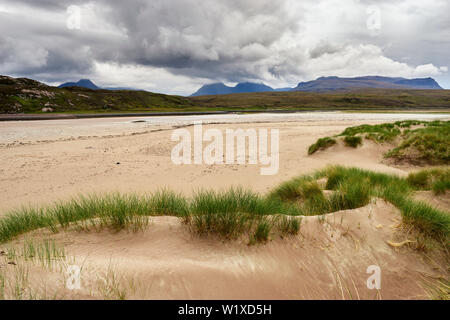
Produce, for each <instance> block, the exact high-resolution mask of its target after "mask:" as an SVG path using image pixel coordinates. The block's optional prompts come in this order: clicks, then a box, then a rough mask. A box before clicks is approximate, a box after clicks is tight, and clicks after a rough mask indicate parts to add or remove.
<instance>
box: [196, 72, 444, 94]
mask: <svg viewBox="0 0 450 320" xmlns="http://www.w3.org/2000/svg"><path fill="white" fill-rule="evenodd" d="M362 88H365V89H367V88H375V89H416V90H417V89H420V90H427V89H434V90H440V89H442V88H441V86H440V85H439V84H438V83H437V82H436V80H434V79H433V78H418V79H406V78H399V77H395V78H391V77H379V76H367V77H356V78H340V77H321V78H318V79H317V80H313V81H308V82H300V83H299V84H298V85H297V87H295V88H279V89H274V88H271V87H269V86H267V85H265V84H262V83H251V82H244V83H239V84H238V85H236V86H235V87H230V86H227V85H225V84H223V83H213V84H207V85H204V86H203V87H201V88H200V89H199V90H198V91H197V92H195V93H194V94H192V96H193V97H196V96H203V95H218V94H231V93H248V92H270V91H277V92H282V91H309V92H330V91H340V90H351V89H362Z"/></svg>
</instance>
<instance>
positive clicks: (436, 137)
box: [308, 120, 450, 165]
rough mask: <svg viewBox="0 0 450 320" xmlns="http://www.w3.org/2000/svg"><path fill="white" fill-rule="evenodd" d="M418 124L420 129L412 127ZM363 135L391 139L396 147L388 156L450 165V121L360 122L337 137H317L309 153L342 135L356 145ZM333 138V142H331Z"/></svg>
mask: <svg viewBox="0 0 450 320" xmlns="http://www.w3.org/2000/svg"><path fill="white" fill-rule="evenodd" d="M413 126H415V127H416V128H412V127H413ZM362 137H365V139H367V140H372V141H375V142H377V143H386V142H389V143H391V144H393V145H394V146H393V148H392V149H391V150H390V151H388V152H387V153H386V154H385V157H386V158H392V159H394V160H395V161H400V162H408V163H413V164H424V163H425V164H433V165H436V164H437V165H439V164H450V121H431V122H427V121H416V120H408V121H398V122H395V123H383V124H377V125H368V124H364V125H360V126H355V127H349V128H346V129H345V130H344V131H343V132H342V133H340V134H338V135H336V136H334V137H325V138H320V139H318V140H317V142H316V143H314V144H312V145H311V146H310V147H309V149H308V154H310V155H311V154H313V153H315V152H317V151H319V150H325V149H327V148H329V147H330V146H332V145H333V144H335V143H336V139H338V138H342V139H343V141H344V143H345V145H346V146H348V147H352V148H356V147H358V146H359V145H361V144H362V143H363V141H362ZM331 141H333V143H329V142H331Z"/></svg>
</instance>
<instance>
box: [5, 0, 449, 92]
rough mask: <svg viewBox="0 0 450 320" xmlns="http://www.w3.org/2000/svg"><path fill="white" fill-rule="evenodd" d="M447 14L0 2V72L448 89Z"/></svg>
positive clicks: (220, 4) (287, 4) (191, 1)
mask: <svg viewBox="0 0 450 320" xmlns="http://www.w3.org/2000/svg"><path fill="white" fill-rule="evenodd" d="M69 7H70V8H72V9H73V8H75V9H76V10H75V12H79V13H80V16H79V17H80V25H79V26H80V28H79V29H78V28H69V27H70V25H69V27H68V19H71V18H73V13H74V11H73V10H69V11H68V8H69ZM448 12H450V4H449V3H448V1H445V0H434V1H415V0H395V1H387V0H386V1H363V0H347V1H333V0H314V1H310V0H307V1H295V0H257V1H256V0H215V1H204V0H151V1H144V0H130V1H118V0H109V1H106V0H100V1H83V0H78V1H77V0H72V1H65V0H63V1H58V0H54V1H52V0H45V1H39V0H33V1H31V0H29V1H26V0H15V1H5V0H0V74H8V75H13V76H26V77H31V78H34V79H38V80H41V81H45V82H47V83H50V84H57V83H59V82H63V81H67V80H77V79H79V78H91V79H93V80H94V81H95V82H97V83H98V84H99V85H104V86H132V87H137V88H142V89H147V90H152V91H159V92H167V93H177V94H189V93H191V92H192V91H194V90H195V89H196V88H198V86H200V85H201V84H203V83H205V82H215V81H223V82H226V83H235V82H240V81H261V82H265V83H267V84H269V85H272V86H275V87H277V86H294V85H296V84H297V83H298V82H299V81H305V80H311V79H315V78H317V77H319V76H328V75H337V76H360V75H386V76H404V77H427V76H432V77H435V78H436V79H437V80H438V81H440V83H441V84H442V85H444V86H446V87H449V86H450V79H449V75H448V67H447V66H448V65H449V64H450V61H449V60H448V59H449V58H448V52H449V51H450V20H449V19H448V16H447V15H448Z"/></svg>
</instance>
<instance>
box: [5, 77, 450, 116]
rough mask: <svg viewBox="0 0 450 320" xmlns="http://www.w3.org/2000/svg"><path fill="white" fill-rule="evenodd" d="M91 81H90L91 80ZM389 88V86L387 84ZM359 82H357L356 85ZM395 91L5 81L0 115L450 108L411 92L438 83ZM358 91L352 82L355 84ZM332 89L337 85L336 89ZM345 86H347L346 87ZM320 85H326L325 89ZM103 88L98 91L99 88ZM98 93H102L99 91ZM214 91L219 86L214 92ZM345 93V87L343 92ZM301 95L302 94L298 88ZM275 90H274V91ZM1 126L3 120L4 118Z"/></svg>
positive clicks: (448, 102)
mask: <svg viewBox="0 0 450 320" xmlns="http://www.w3.org/2000/svg"><path fill="white" fill-rule="evenodd" d="M86 80H87V79H86ZM381 80H384V83H386V82H387V79H381ZM355 81H356V80H355ZM367 81H368V85H369V87H370V88H372V87H373V86H374V85H375V84H377V85H380V84H379V83H378V82H380V79H379V78H371V79H367V78H365V79H364V81H363V80H359V81H357V82H358V83H359V86H361V83H366V82H367ZM389 81H391V82H392V84H391V85H390V86H389V88H391V87H395V88H398V86H404V85H405V83H406V85H407V86H408V88H409V89H397V90H392V89H369V90H357V91H353V90H335V91H331V92H329V93H327V94H322V93H321V92H308V91H307V90H310V91H313V90H312V89H314V90H317V88H320V89H321V90H322V89H326V90H328V89H330V87H331V88H335V87H336V86H335V83H336V79H335V78H334V79H333V78H331V79H328V80H327V78H324V79H318V80H317V81H315V82H312V83H311V82H307V83H300V85H299V86H298V87H299V88H300V89H302V90H303V89H304V90H306V91H298V90H294V91H293V89H290V88H287V89H280V90H282V91H283V90H284V91H285V92H275V91H269V92H256V91H258V90H261V91H267V90H270V89H272V88H270V87H268V86H265V85H261V84H252V83H243V84H240V85H238V86H235V87H227V86H225V88H224V85H217V86H215V89H216V91H215V93H220V92H221V90H222V89H226V90H227V92H228V93H229V92H244V91H252V92H253V93H246V94H228V95H219V94H218V95H215V96H208V95H206V96H199V97H181V96H173V95H164V94H158V93H152V92H148V91H133V90H92V89H88V88H84V87H82V86H83V85H89V86H90V87H91V88H93V85H95V84H93V83H92V81H81V82H76V83H74V84H77V86H68V87H64V88H57V87H53V86H49V85H46V84H44V83H41V82H39V81H36V80H32V79H27V78H13V77H8V76H2V75H0V114H20V113H24V114H27V113H33V114H34V113H102V114H107V113H114V112H121V113H122V112H172V111H176V112H192V111H195V112H199V111H200V112H205V111H207V112H224V111H227V112H228V111H230V110H231V111H233V112H235V111H236V110H242V111H244V110H252V111H255V110H260V111H267V110H277V111H280V112H285V111H289V110H292V111H298V110H359V109H363V110H367V109H372V108H373V109H375V110H377V109H382V110H391V109H398V110H412V109H418V108H421V110H424V109H430V110H433V108H434V109H439V108H443V109H445V110H448V109H449V107H450V90H427V91H425V90H411V89H410V88H414V89H417V88H440V87H438V85H437V84H436V83H435V82H434V80H432V79H418V80H407V79H401V78H391V79H390V80H389ZM349 82H350V84H351V85H352V86H351V87H353V83H352V81H349ZM330 83H331V84H332V85H333V86H331V85H330ZM341 83H342V82H341ZM319 84H322V85H321V86H320V85H319ZM95 87H97V86H95ZM97 88H98V87H97ZM213 88H214V86H213ZM339 88H342V84H341V85H340V86H339ZM296 89H297V88H296ZM272 90H273V89H272ZM0 120H1V117H0Z"/></svg>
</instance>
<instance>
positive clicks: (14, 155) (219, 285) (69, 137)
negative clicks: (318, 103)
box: [0, 113, 450, 299]
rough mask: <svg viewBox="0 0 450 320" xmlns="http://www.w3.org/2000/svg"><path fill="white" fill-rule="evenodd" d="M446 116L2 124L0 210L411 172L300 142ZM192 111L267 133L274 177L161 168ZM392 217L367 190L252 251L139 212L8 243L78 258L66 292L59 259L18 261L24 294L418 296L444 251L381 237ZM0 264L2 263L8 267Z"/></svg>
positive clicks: (441, 266)
mask: <svg viewBox="0 0 450 320" xmlns="http://www.w3.org/2000/svg"><path fill="white" fill-rule="evenodd" d="M449 118H450V117H449V116H448V115H445V114H443V115H439V114H433V115H431V114H428V115H424V114H344V113H309V114H307V113H303V114H293V115H292V114H290V115H263V114H262V115H231V116H230V115H227V116H225V117H222V118H221V117H219V116H208V117H200V119H199V118H195V117H194V118H192V117H191V118H189V117H178V118H177V117H166V118H164V117H161V118H131V119H130V118H126V119H117V118H115V119H86V120H55V121H33V122H4V123H0V150H1V152H0V161H1V163H2V165H1V167H0V174H1V175H0V212H1V214H6V213H7V212H9V211H10V210H13V209H14V208H19V207H21V206H33V207H36V206H45V205H48V204H51V203H53V202H55V201H61V200H68V199H71V198H73V197H76V196H77V195H81V194H82V195H88V194H94V193H95V194H103V193H110V192H123V193H127V192H135V193H148V192H152V191H155V190H158V189H161V188H165V187H167V188H170V189H172V190H175V191H180V192H182V193H183V194H185V195H188V196H189V195H191V194H192V193H193V192H195V191H196V190H199V189H208V190H221V189H228V188H229V187H231V186H243V187H245V188H249V189H251V190H254V191H256V192H260V193H262V194H264V193H266V192H268V191H269V190H270V189H272V188H273V187H275V186H276V185H277V184H279V183H281V182H283V181H286V180H288V179H289V178H292V177H294V176H298V175H300V174H306V173H311V172H312V171H314V170H316V169H322V168H324V167H326V166H327V165H333V164H339V165H345V166H357V167H360V168H365V169H370V170H374V171H378V172H384V173H394V174H398V175H401V176H405V175H406V174H408V172H411V171H412V170H415V169H417V168H416V167H414V166H403V167H394V166H391V165H389V164H388V163H385V161H384V159H383V154H384V152H386V151H387V150H388V149H389V147H390V145H389V144H381V145H380V144H375V143H372V142H369V141H367V142H365V143H364V145H363V146H362V147H359V148H358V149H352V148H347V147H345V146H344V145H343V144H341V143H338V144H337V145H335V146H333V147H331V148H329V149H327V150H326V151H322V152H318V153H316V154H314V155H312V156H309V155H308V154H307V149H308V146H309V145H311V144H312V143H314V142H315V141H316V140H317V139H318V138H321V137H324V136H331V135H335V134H338V133H340V132H341V131H343V130H344V129H345V128H347V127H349V126H355V125H360V124H365V123H366V124H377V123H382V122H386V121H396V120H404V119H422V120H423V119H428V120H435V119H442V120H444V119H449ZM198 120H202V121H203V123H204V129H208V128H215V129H219V130H225V129H227V128H231V129H238V128H241V129H249V128H253V129H260V128H267V129H279V132H280V163H279V165H280V168H279V172H278V174H276V175H272V176H262V175H260V171H259V169H260V166H258V165H249V164H246V165H239V164H232V165H230V164H228V165H227V164H224V165H204V164H203V165H180V166H176V165H175V164H173V162H172V161H171V150H172V148H173V146H174V145H175V144H176V143H175V142H173V141H171V134H172V132H173V130H174V129H176V128H180V127H184V128H186V129H188V130H191V131H192V130H193V127H192V126H191V124H192V123H193V122H194V121H198ZM418 198H419V199H422V200H423V199H425V200H430V201H434V204H435V205H436V206H438V207H439V206H441V208H443V209H444V210H445V209H448V201H442V200H441V199H437V198H436V197H433V196H431V194H430V193H429V192H422V193H420V194H418ZM401 220H402V217H401V214H400V212H399V210H398V209H397V208H395V207H394V206H392V205H391V204H389V203H387V202H385V201H383V200H381V199H373V201H371V203H370V204H369V205H367V206H365V207H362V208H358V209H355V210H344V211H340V212H335V213H332V214H329V215H327V216H326V217H324V218H320V217H317V216H311V217H304V218H302V226H301V231H300V234H299V235H298V236H296V237H292V238H286V239H280V238H273V239H272V240H271V241H270V242H269V243H267V244H265V245H262V246H253V247H252V246H249V245H248V243H246V242H242V241H232V242H229V243H228V242H222V241H219V240H217V239H211V238H208V237H206V238H202V237H198V236H195V235H193V234H192V233H190V232H189V230H188V228H187V227H186V226H185V225H183V223H182V222H181V220H180V219H178V218H176V217H152V218H149V221H150V222H149V226H148V228H147V229H146V230H145V231H142V232H138V233H129V232H125V231H124V232H120V233H111V232H109V231H101V232H77V231H73V230H67V231H64V232H60V233H57V234H53V233H51V232H50V231H47V230H37V231H34V232H32V233H30V234H27V235H24V236H23V237H22V236H21V237H19V238H18V239H16V240H15V241H13V243H14V244H15V245H18V246H19V247H20V246H23V244H22V243H24V241H26V239H33V240H34V241H37V240H39V239H52V241H56V242H57V243H58V244H60V245H62V246H64V248H65V251H66V255H67V256H68V257H70V259H71V260H70V261H71V264H80V265H83V284H84V285H83V287H82V288H81V289H80V290H78V291H71V290H67V288H66V287H65V281H66V279H67V275H66V274H65V269H63V267H61V269H60V271H58V272H55V271H54V270H52V271H51V272H50V271H49V270H47V269H45V270H43V269H42V267H39V266H37V265H36V264H33V263H31V264H30V263H28V267H29V268H30V269H29V270H30V272H34V274H35V275H36V274H39V275H40V276H39V277H36V276H33V279H32V280H30V284H29V285H30V286H31V288H33V290H36V292H40V293H36V294H42V292H44V291H43V290H44V289H42V288H45V292H46V294H50V295H53V294H54V296H53V297H54V298H57V299H59V298H61V299H98V298H100V299H104V298H107V299H116V298H127V299H423V298H427V293H426V291H425V289H424V287H423V283H424V281H425V282H426V281H430V279H437V278H439V277H441V276H442V275H443V274H446V272H448V271H446V269H445V260H443V258H442V259H441V258H440V257H434V258H433V260H432V263H431V262H430V261H428V260H424V258H423V256H421V255H420V254H419V253H418V252H417V251H415V250H412V249H408V248H407V247H405V248H401V247H399V248H395V247H392V245H389V241H394V246H395V243H396V242H399V243H401V242H402V241H404V240H405V239H406V241H409V240H408V239H409V238H410V237H411V235H410V234H409V232H410V231H408V230H406V229H404V228H403V227H402V224H401ZM391 243H392V242H391ZM5 261H6V260H5ZM369 265H379V266H381V267H382V269H383V272H384V273H383V281H384V282H383V283H385V285H384V286H383V289H382V290H378V291H372V290H368V289H367V286H366V279H367V277H368V275H367V273H366V269H367V266H369ZM64 266H65V265H64ZM4 267H5V268H6V269H5V270H6V271H7V272H17V270H18V269H13V268H14V266H11V265H8V264H5V265H4ZM8 270H9V271H8ZM14 270H16V271H14ZM111 277H112V279H113V280H111ZM111 281H113V282H111ZM98 283H100V285H98ZM39 288H40V289H39ZM92 288H96V289H92ZM111 288H112V289H111ZM119 288H120V289H119ZM40 297H41V298H48V296H45V295H44V296H40Z"/></svg>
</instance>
